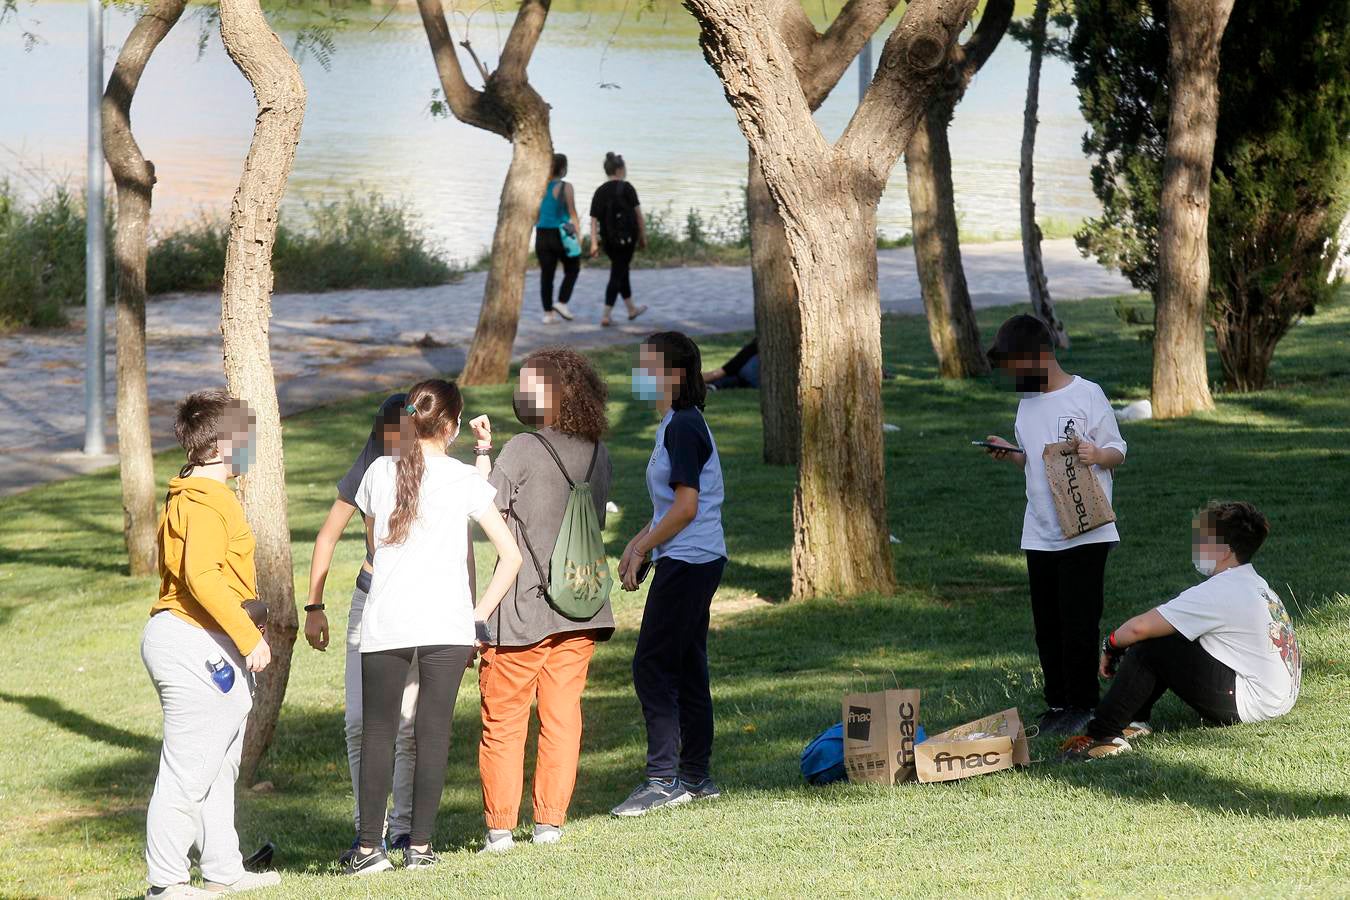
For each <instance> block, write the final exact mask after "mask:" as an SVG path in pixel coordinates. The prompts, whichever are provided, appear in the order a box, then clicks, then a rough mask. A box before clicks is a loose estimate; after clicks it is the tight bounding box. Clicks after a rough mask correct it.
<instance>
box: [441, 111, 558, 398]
mask: <svg viewBox="0 0 1350 900" xmlns="http://www.w3.org/2000/svg"><path fill="white" fill-rule="evenodd" d="M516 91H517V92H518V95H517V96H515V97H513V98H512V100H513V103H512V108H513V110H514V112H513V113H512V115H511V121H512V123H513V127H512V130H511V135H512V136H511V165H510V167H509V168H508V169H507V170H506V181H505V182H504V183H503V184H502V194H501V200H500V201H499V202H498V204H497V228H496V230H495V231H494V232H493V234H492V258H491V260H490V262H489V265H488V275H487V284H486V286H485V287H484V289H483V305H482V307H481V309H480V310H479V313H478V326H477V327H476V328H475V329H474V333H473V342H472V343H471V344H470V345H469V354H468V358H467V359H466V360H465V362H464V371H463V372H461V373H460V376H459V381H460V383H461V384H465V385H475V384H501V383H502V382H504V381H506V380H507V379H508V378H509V377H510V374H511V348H512V347H513V346H514V345H515V342H516V330H517V328H518V327H519V325H520V312H521V308H522V306H523V304H524V298H525V269H526V268H527V267H528V266H529V260H530V236H531V234H533V231H534V228H533V226H534V221H535V217H536V215H537V214H538V212H539V198H540V197H542V196H543V195H544V191H545V190H546V189H547V187H548V176H549V172H550V170H551V169H552V165H553V140H552V138H551V137H550V136H549V123H548V104H546V103H545V102H544V100H543V98H542V97H540V96H539V95H538V94H537V93H535V91H534V89H533V88H531V87H530V86H529V84H519V85H518V86H517V87H516ZM578 227H579V226H578Z"/></svg>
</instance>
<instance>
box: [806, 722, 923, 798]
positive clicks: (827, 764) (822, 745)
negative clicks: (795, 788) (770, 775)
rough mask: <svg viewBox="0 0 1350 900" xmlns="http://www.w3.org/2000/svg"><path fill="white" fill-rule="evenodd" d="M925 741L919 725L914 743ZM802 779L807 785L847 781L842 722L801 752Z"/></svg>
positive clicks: (812, 740)
mask: <svg viewBox="0 0 1350 900" xmlns="http://www.w3.org/2000/svg"><path fill="white" fill-rule="evenodd" d="M927 739H928V735H927V734H925V733H924V730H923V726H922V725H920V726H919V727H918V730H917V734H916V735H915V741H914V742H915V743H916V744H922V743H923V742H924V741H926V740H927ZM802 777H803V778H805V779H806V783H807V784H814V785H822V784H833V783H834V782H836V781H847V780H848V771H847V770H846V769H845V768H844V723H843V722H840V723H839V724H837V725H831V726H830V727H829V728H826V729H825V730H824V731H822V732H821V733H820V734H818V735H816V736H815V737H814V738H812V739H811V743H809V744H807V745H806V748H805V749H804V750H802Z"/></svg>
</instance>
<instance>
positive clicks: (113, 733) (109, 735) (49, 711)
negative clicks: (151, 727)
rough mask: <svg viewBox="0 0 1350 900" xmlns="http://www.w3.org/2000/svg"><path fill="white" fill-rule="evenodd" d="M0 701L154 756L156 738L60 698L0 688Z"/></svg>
mask: <svg viewBox="0 0 1350 900" xmlns="http://www.w3.org/2000/svg"><path fill="white" fill-rule="evenodd" d="M0 702H4V703H13V704H15V705H16V706H22V707H23V708H24V709H26V710H27V711H28V712H29V713H30V714H31V715H34V716H37V717H38V718H40V719H46V720H47V721H48V722H51V723H52V724H53V725H56V726H57V727H59V728H63V729H65V730H66V731H69V732H72V733H74V734H78V735H80V736H81V737H85V738H88V739H89V740H91V741H97V742H98V743H100V744H109V745H111V746H114V747H122V748H124V749H127V750H139V751H141V752H143V753H150V752H153V753H154V754H155V755H156V756H158V755H159V741H156V740H152V739H151V738H148V737H146V736H145V735H143V734H137V733H136V732H134V731H127V730H126V729H123V728H118V727H117V726H116V725H109V724H107V723H106V722H100V721H98V720H97V719H94V718H91V717H90V716H87V715H85V714H84V713H82V712H79V711H78V710H74V709H70V708H69V707H67V706H66V705H65V704H63V703H61V701H59V700H54V699H52V698H51V697H43V696H39V695H34V694H27V695H25V694H10V693H5V692H3V691H0Z"/></svg>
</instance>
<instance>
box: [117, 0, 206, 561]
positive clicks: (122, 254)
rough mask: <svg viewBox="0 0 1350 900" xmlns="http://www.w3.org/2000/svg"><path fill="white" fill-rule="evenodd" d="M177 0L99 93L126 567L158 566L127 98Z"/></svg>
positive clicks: (143, 173) (149, 186)
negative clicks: (110, 193) (109, 218)
mask: <svg viewBox="0 0 1350 900" xmlns="http://www.w3.org/2000/svg"><path fill="white" fill-rule="evenodd" d="M184 6H185V0H154V2H152V3H151V4H150V5H149V6H148V7H147V8H146V10H145V12H144V13H142V14H141V17H140V18H139V19H138V20H137V21H136V24H135V25H134V26H133V27H132V29H131V33H130V34H129V35H128V36H127V39H126V42H125V43H124V44H122V50H121V52H120V53H118V55H117V63H116V64H115V65H114V66H113V71H112V76H111V77H110V78H109V79H108V87H107V89H106V90H105V92H104V94H103V102H102V108H101V110H100V112H101V115H102V118H103V155H104V157H105V158H106V159H107V161H108V167H109V168H110V169H111V170H112V175H113V183H114V184H115V185H116V189H117V230H116V232H115V234H114V236H113V258H114V260H115V261H116V265H117V295H116V296H117V464H118V468H119V470H120V475H121V481H122V533H123V536H124V538H125V540H126V545H127V568H128V571H129V572H130V573H131V574H132V575H150V574H152V573H154V572H155V571H156V569H157V568H158V562H159V559H158V557H159V554H158V548H157V546H156V539H155V524H156V523H155V493H156V492H155V459H154V452H153V450H152V449H151V440H150V401H149V393H148V390H147V387H146V358H145V262H146V256H147V254H148V249H147V247H146V235H147V233H148V231H149V226H150V196H151V192H152V191H153V190H154V185H155V166H154V164H153V163H151V162H150V161H149V160H148V159H146V158H145V156H144V155H143V154H142V153H141V148H140V147H139V146H138V145H137V143H136V138H135V136H134V135H133V134H132V131H131V102H132V100H133V99H134V98H135V96H136V88H137V86H139V84H140V81H141V75H142V74H143V73H144V72H145V66H146V64H147V63H148V62H149V61H150V56H151V54H153V53H154V52H155V48H156V47H158V46H159V43H160V41H162V40H163V39H164V36H165V35H166V34H168V33H169V31H170V30H171V29H172V28H173V26H174V25H175V24H177V22H178V19H179V18H180V17H181V16H182V15H183V7H184Z"/></svg>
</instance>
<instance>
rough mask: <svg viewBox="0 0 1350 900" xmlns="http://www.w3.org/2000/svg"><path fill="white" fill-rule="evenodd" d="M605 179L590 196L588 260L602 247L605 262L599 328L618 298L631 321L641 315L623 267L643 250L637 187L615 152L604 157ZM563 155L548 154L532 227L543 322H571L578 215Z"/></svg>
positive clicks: (576, 270) (644, 226)
mask: <svg viewBox="0 0 1350 900" xmlns="http://www.w3.org/2000/svg"><path fill="white" fill-rule="evenodd" d="M604 170H605V181H604V183H603V184H601V185H600V186H599V187H598V188H596V189H595V193H594V194H593V195H592V196H591V207H590V220H591V228H590V235H591V240H590V255H591V258H592V259H594V258H595V257H596V256H599V255H600V251H601V250H602V249H603V250H604V253H605V256H606V257H607V258H608V259H609V281H608V282H607V283H606V284H605V308H604V311H603V312H602V313H601V314H600V324H601V325H604V326H609V325H612V324H613V316H614V307H615V305H616V304H617V303H618V301H619V299H620V298H623V302H624V306H625V307H627V310H628V320H629V321H630V322H631V321H632V320H634V319H636V318H637V317H638V316H640V315H642V314H643V313H644V312H646V311H647V307H645V306H641V305H639V304H637V303H634V302H633V284H632V280H631V279H630V278H629V267H630V266H631V265H632V263H633V256H634V254H636V253H637V251H639V250H643V249H645V248H646V246H647V219H646V217H645V216H644V215H643V213H642V204H641V201H639V200H638V195H637V189H636V188H634V187H633V185H632V184H631V183H630V182H629V181H628V167H627V164H626V163H624V160H623V157H622V156H620V155H618V154H617V153H606V154H605V162H604ZM566 177H567V157H566V156H565V155H563V154H561V153H555V154H554V155H553V167H552V170H551V172H550V173H549V181H548V186H547V187H546V188H545V189H544V196H543V199H542V200H540V201H539V218H538V219H537V220H536V222H535V224H534V255H535V258H536V259H537V260H538V261H539V293H540V300H541V301H542V302H543V306H544V319H543V321H544V324H545V325H552V324H555V323H557V322H558V320H559V319H562V320H564V321H567V322H570V321H572V320H573V319H575V318H576V316H575V314H573V312H572V309H571V307H570V306H569V305H568V304H569V303H571V300H572V289H573V288H574V287H576V283H577V276H578V275H580V274H581V254H582V246H581V236H582V229H581V217H580V216H578V215H577V198H576V190H575V189H574V188H573V187H572V185H571V184H569V183H568V182H567V181H566V180H565V179H566ZM559 266H562V270H563V277H562V284H560V285H559V287H558V294H557V299H556V300H555V299H554V294H553V278H554V276H555V275H556V274H557V271H558V267H559Z"/></svg>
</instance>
